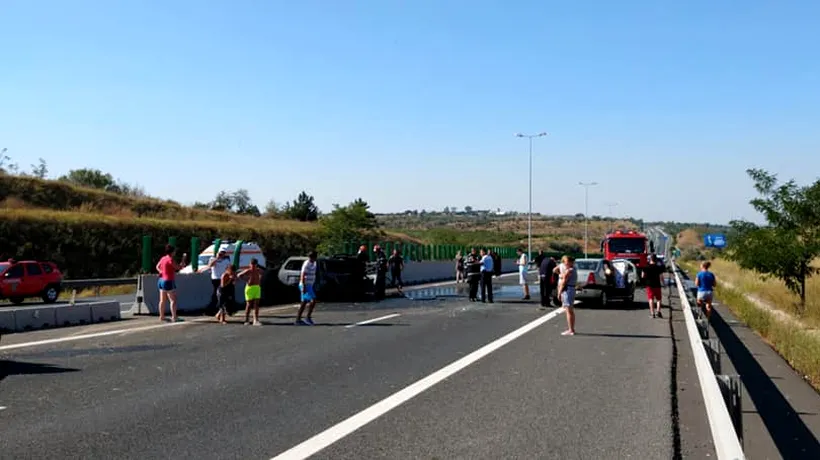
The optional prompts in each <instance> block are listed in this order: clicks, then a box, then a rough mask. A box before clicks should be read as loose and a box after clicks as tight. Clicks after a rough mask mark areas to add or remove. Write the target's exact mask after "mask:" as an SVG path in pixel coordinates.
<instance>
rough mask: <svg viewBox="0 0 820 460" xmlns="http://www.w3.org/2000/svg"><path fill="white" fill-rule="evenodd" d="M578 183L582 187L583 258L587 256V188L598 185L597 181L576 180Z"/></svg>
mask: <svg viewBox="0 0 820 460" xmlns="http://www.w3.org/2000/svg"><path fill="white" fill-rule="evenodd" d="M578 185H580V186H581V187H584V258H585V259H586V258H588V257H589V251H588V243H589V188H590V187H594V186H596V185H598V183H597V182H578Z"/></svg>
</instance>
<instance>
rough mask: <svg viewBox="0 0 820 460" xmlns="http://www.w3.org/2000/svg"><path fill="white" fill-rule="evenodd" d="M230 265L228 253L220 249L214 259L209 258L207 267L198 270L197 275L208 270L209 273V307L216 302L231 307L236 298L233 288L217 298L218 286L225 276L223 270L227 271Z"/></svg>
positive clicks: (215, 304)
mask: <svg viewBox="0 0 820 460" xmlns="http://www.w3.org/2000/svg"><path fill="white" fill-rule="evenodd" d="M230 265H231V258H230V257H228V253H227V252H226V251H225V250H224V249H220V250H219V252H218V253H217V254H216V257H211V258H210V260H208V265H206V266H204V267H202V268H200V269H199V270H198V273H203V272H205V271H208V270H210V271H211V285H212V286H213V289H214V290H213V292H212V293H211V305H212V306H214V307H215V306H217V303H218V302H219V303H223V304H225V305H233V302H234V299H235V298H236V297H235V294H236V293H235V292H234V290H233V287H230V288H229V289H227V291H226V292H222V293H221V299H219V297H218V296H217V294H218V293H219V292H220V289H219V287H220V284H222V281H221V280H222V275H224V274H225V270H227V269H228V267H229V266H230ZM225 296H227V297H225ZM218 314H219V313H217V315H218Z"/></svg>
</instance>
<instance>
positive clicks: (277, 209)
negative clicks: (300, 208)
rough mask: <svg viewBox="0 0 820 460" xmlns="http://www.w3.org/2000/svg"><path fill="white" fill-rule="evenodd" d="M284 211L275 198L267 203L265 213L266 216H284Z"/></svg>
mask: <svg viewBox="0 0 820 460" xmlns="http://www.w3.org/2000/svg"><path fill="white" fill-rule="evenodd" d="M283 211H284V209H283V207H282V206H280V205H279V203H277V202H276V201H274V200H270V201H268V204H266V205H265V212H264V214H263V215H264V216H265V217H271V218H278V217H282V212H283Z"/></svg>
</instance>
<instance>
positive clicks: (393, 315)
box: [345, 313, 401, 327]
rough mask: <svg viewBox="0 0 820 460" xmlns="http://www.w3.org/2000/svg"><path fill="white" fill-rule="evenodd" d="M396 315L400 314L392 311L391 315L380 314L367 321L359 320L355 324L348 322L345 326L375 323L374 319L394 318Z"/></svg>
mask: <svg viewBox="0 0 820 460" xmlns="http://www.w3.org/2000/svg"><path fill="white" fill-rule="evenodd" d="M397 316H401V315H400V314H398V313H393V314H392V315H386V316H380V317H378V318H373V319H368V320H367V321H360V322H358V323H355V324H348V325H347V326H345V327H356V326H363V325H365V324H370V323H375V322H376V321H381V320H385V319H390V318H395V317H397Z"/></svg>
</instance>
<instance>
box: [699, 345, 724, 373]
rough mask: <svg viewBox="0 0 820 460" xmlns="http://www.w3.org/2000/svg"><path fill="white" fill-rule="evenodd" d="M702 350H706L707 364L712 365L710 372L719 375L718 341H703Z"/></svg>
mask: <svg viewBox="0 0 820 460" xmlns="http://www.w3.org/2000/svg"><path fill="white" fill-rule="evenodd" d="M702 342H703V348H704V349H705V350H706V356H707V357H709V362H710V363H712V370H713V371H715V374H720V372H721V366H720V341H719V340H718V339H707V340H703V341H702Z"/></svg>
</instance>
